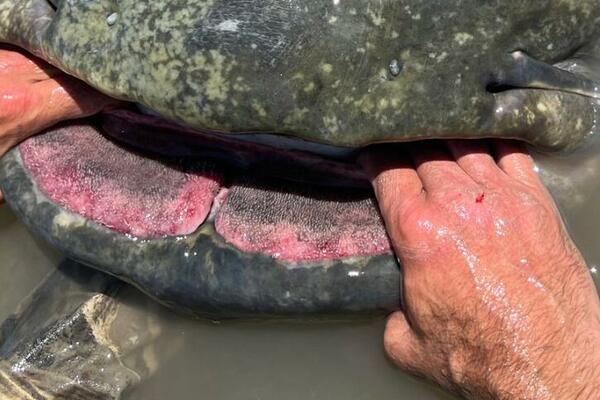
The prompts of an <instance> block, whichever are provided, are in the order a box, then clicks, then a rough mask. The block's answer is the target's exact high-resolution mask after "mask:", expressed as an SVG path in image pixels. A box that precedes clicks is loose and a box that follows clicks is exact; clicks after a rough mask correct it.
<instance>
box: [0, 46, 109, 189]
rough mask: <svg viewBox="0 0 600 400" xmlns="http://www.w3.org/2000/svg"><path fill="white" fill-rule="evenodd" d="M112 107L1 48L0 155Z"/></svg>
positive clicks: (84, 88)
mask: <svg viewBox="0 0 600 400" xmlns="http://www.w3.org/2000/svg"><path fill="white" fill-rule="evenodd" d="M115 104H117V101H116V100H113V99H111V98H109V97H106V96H104V95H102V94H100V93H98V92H97V91H95V90H94V89H92V88H91V87H89V86H87V85H86V84H84V83H83V82H81V81H78V80H77V79H75V78H72V77H70V76H67V75H65V74H64V73H63V72H61V71H59V70H58V69H56V68H54V67H51V66H50V65H48V64H46V63H44V62H43V61H41V60H39V59H36V58H35V57H33V56H31V55H25V54H24V53H21V52H20V51H17V50H14V49H9V48H0V156H2V155H4V153H6V152H7V151H8V150H9V149H10V148H11V147H13V146H15V145H16V144H18V143H19V142H21V141H22V140H24V139H26V138H27V137H29V136H31V135H34V134H36V133H38V132H40V131H42V130H44V129H45V128H48V127H50V126H52V125H54V124H56V123H58V122H60V121H63V120H69V119H75V118H82V117H86V116H89V115H92V114H95V113H98V112H100V111H101V110H103V109H105V108H106V107H108V106H112V105H115ZM1 198H2V195H1V194H0V200H1Z"/></svg>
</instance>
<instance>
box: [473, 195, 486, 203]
mask: <svg viewBox="0 0 600 400" xmlns="http://www.w3.org/2000/svg"><path fill="white" fill-rule="evenodd" d="M484 197H485V193H480V194H479V195H478V196H477V197H476V198H475V203H483V199H484Z"/></svg>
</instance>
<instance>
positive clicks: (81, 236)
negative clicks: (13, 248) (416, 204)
mask: <svg viewBox="0 0 600 400" xmlns="http://www.w3.org/2000/svg"><path fill="white" fill-rule="evenodd" d="M480 3H481V2H475V1H468V2H444V4H437V3H436V2H422V1H412V0H405V1H402V2H383V3H382V2H371V1H345V2H330V1H327V2H324V1H320V0H315V1H313V2H311V3H306V2H302V3H298V2H285V4H281V2H276V1H264V2H246V1H243V2H242V1H218V0H215V1H206V0H181V1H176V2H165V1H154V2H145V3H143V5H140V4H139V3H138V2H133V1H122V2H119V4H118V5H117V4H113V3H108V2H107V3H106V4H105V3H94V4H85V5H84V4H81V3H77V2H65V1H52V2H47V1H45V0H26V1H24V2H19V3H18V4H19V5H18V6H17V5H16V4H17V3H16V2H14V1H13V0H0V40H2V41H4V42H10V43H12V44H15V45H18V46H21V47H24V48H26V49H28V50H29V51H31V52H33V53H34V54H36V55H38V56H40V57H41V58H42V59H44V60H47V61H49V62H50V63H52V64H53V65H55V66H56V67H58V68H60V69H61V70H63V71H65V72H67V73H69V74H71V75H73V76H75V77H78V78H80V79H82V80H84V81H85V82H87V83H88V84H90V85H92V86H93V87H95V88H97V89H99V90H100V91H101V92H103V93H105V94H107V95H109V96H111V97H113V98H116V99H119V100H123V101H127V102H129V105H127V106H125V107H122V108H120V109H116V110H111V111H107V112H104V113H102V114H100V115H98V116H97V117H95V118H90V119H86V120H82V121H76V122H73V123H68V124H63V125H59V126H57V127H55V128H53V129H51V130H49V131H47V132H46V134H45V135H42V136H38V137H35V138H33V139H30V140H28V141H26V142H24V143H23V144H22V145H21V146H19V148H18V149H15V150H13V151H12V152H11V153H9V154H8V155H7V156H6V157H4V159H3V161H2V170H1V172H0V183H1V187H2V190H3V191H4V193H5V195H6V197H7V200H8V202H9V204H10V205H11V206H12V207H13V208H14V209H15V210H16V211H17V212H18V213H19V214H20V215H21V217H22V219H23V220H24V221H25V222H26V223H27V224H28V225H29V226H30V227H31V228H32V229H33V230H34V231H36V232H38V233H39V234H40V235H42V236H43V237H44V238H46V239H47V240H49V241H50V242H51V243H53V244H55V245H56V246H57V247H59V248H60V249H62V250H63V251H64V252H65V253H66V254H68V255H69V256H71V257H72V258H75V259H77V260H80V261H82V262H84V263H86V264H88V265H91V266H93V267H95V268H98V269H101V270H103V271H106V272H108V273H111V274H113V275H116V276H119V277H121V278H122V279H124V280H126V281H128V282H131V283H133V284H135V285H136V286H138V287H140V288H141V289H142V290H144V291H145V292H146V293H149V294H150V295H152V296H153V297H155V298H157V299H159V300H160V301H162V302H163V303H166V304H169V305H172V306H176V307H178V308H180V309H183V310H186V311H190V312H193V313H198V314H211V315H217V316H232V315H233V316H239V315H256V314H260V315H264V314H300V313H339V312H347V311H356V312H371V311H376V310H381V309H392V308H396V307H397V305H398V299H399V293H398V287H399V285H398V280H399V279H400V277H399V272H398V267H397V265H396V261H395V258H394V256H393V254H392V253H391V250H390V246H389V243H388V239H387V236H386V233H385V229H384V227H383V225H382V223H381V220H380V217H379V214H378V212H377V209H376V205H375V202H374V200H373V198H372V195H371V192H370V190H369V189H368V185H367V182H366V180H365V179H364V176H363V174H362V172H361V171H360V170H359V169H358V168H356V167H355V165H354V161H353V160H354V156H355V154H356V152H357V151H358V149H360V148H362V147H364V146H367V145H372V144H376V143H379V144H380V143H384V142H385V143H391V142H407V141H414V140H422V139H440V138H488V137H501V138H514V139H520V140H523V141H526V142H528V143H530V144H532V145H534V146H536V147H538V148H540V149H550V150H561V149H562V150H565V149H571V148H574V147H576V146H577V145H578V144H580V143H581V142H582V141H583V140H584V139H585V137H587V136H588V135H589V134H590V133H592V132H593V131H594V128H595V124H596V108H597V98H598V89H597V84H596V82H597V80H598V78H599V77H600V74H599V73H598V71H597V69H596V66H597V64H598V57H599V56H600V44H599V42H598V38H599V37H600V28H599V27H598V24H597V23H596V20H597V17H598V13H597V11H596V8H595V2H594V1H592V0H582V1H578V2H577V3H576V4H574V3H573V2H566V1H564V2H556V3H555V4H553V5H552V6H548V4H547V2H545V1H530V2H528V3H527V4H526V5H523V4H522V3H521V2H516V1H505V2H496V3H493V4H480ZM498 3H501V4H498ZM191 9H193V10H195V12H194V13H190V12H189V10H191ZM25 27H28V28H25ZM387 145H388V146H389V145H391V144H387Z"/></svg>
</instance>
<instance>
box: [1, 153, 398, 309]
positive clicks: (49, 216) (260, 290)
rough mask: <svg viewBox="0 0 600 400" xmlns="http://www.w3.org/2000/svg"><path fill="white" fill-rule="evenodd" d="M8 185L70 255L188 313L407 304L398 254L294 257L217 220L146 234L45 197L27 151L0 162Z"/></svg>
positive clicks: (32, 224) (10, 194) (21, 212)
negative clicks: (250, 246) (235, 238)
mask: <svg viewBox="0 0 600 400" xmlns="http://www.w3.org/2000/svg"><path fill="white" fill-rule="evenodd" d="M0 187H1V190H2V193H3V194H4V195H5V197H6V201H7V203H8V204H9V205H10V206H11V208H12V209H13V210H14V211H15V212H16V214H17V215H18V216H19V217H20V219H21V220H22V221H23V222H24V223H25V225H27V226H28V227H29V228H30V229H31V230H32V231H34V232H35V233H36V234H38V235H39V236H41V237H42V238H43V239H45V240H46V241H48V242H49V243H51V244H52V245H53V246H55V247H56V248H58V249H59V250H61V251H63V252H64V253H65V254H66V255H67V256H68V257H70V258H72V259H74V260H77V261H79V262H82V263H84V264H86V265H88V266H91V267H94V268H96V269H99V270H101V271H103V272H107V273H109V274H112V275H114V276H116V277H118V278H120V279H122V280H124V281H126V282H129V283H131V284H133V285H134V286H136V287H138V288H139V289H141V290H142V291H143V292H145V293H146V294H148V295H150V296H151V297H153V298H155V299H157V300H158V301H160V302H161V303H163V304H165V305H167V306H169V307H171V308H174V309H177V310H179V311H181V312H183V313H187V314H192V315H196V316H201V317H209V318H213V319H223V318H240V317H244V318H251V317H290V316H300V315H313V316H316V315H321V316H323V315H335V316H340V315H344V314H347V313H351V314H374V313H382V312H389V311H392V310H394V309H396V308H397V307H398V305H399V304H400V300H399V299H400V271H399V268H398V264H397V262H396V259H395V257H394V256H393V255H392V254H391V253H388V254H383V255H377V256H371V257H352V258H345V259H340V260H331V261H324V262H299V263H293V262H285V261H282V260H279V259H276V258H273V257H270V256H267V255H264V254H260V253H246V252H242V251H240V250H239V249H237V248H236V247H234V246H232V245H230V244H228V243H226V242H225V240H224V239H223V238H221V236H219V235H218V234H217V233H216V231H215V228H214V221H211V220H209V221H207V222H206V223H204V225H202V226H201V227H200V228H199V229H198V231H197V232H195V233H193V234H191V235H189V236H184V237H165V238H160V239H155V240H139V239H136V238H132V237H130V236H127V235H123V234H121V233H119V232H116V231H113V230H110V229H108V228H106V227H104V226H101V225H98V224H96V223H94V222H92V221H90V220H87V219H85V218H83V217H81V216H78V215H75V214H73V213H71V212H69V211H67V210H66V209H64V208H62V207H60V206H58V205H56V204H55V203H53V202H52V201H50V200H49V199H48V198H46V197H45V196H44V195H43V194H42V193H41V192H40V191H39V189H38V188H37V186H36V184H35V182H34V181H33V180H32V178H31V176H30V175H29V173H28V171H27V170H26V168H25V167H24V166H23V163H22V160H21V157H20V151H19V149H18V148H16V149H13V150H11V151H10V152H9V153H8V154H7V155H5V156H4V157H3V158H2V160H1V161H0Z"/></svg>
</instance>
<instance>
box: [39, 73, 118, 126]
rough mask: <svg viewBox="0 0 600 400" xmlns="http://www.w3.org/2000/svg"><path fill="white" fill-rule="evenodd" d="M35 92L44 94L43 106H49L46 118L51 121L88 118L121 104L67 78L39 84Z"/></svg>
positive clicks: (79, 82)
mask: <svg viewBox="0 0 600 400" xmlns="http://www.w3.org/2000/svg"><path fill="white" fill-rule="evenodd" d="M35 90H36V91H38V92H39V93H42V96H43V98H42V101H43V103H42V104H46V105H47V107H46V108H45V110H46V116H45V117H46V119H47V120H49V121H50V120H52V121H59V120H64V119H74V118H82V117H87V116H90V115H93V114H96V113H98V112H100V111H102V110H103V109H105V108H106V107H108V106H110V105H115V104H118V103H119V101H118V100H115V99H112V98H110V97H107V96H105V95H103V94H100V93H99V92H97V91H96V90H94V89H93V88H91V87H90V86H88V85H86V84H85V83H83V82H81V81H79V80H77V79H75V78H71V77H67V76H61V77H60V78H55V79H49V80H46V81H43V82H39V83H38V84H36V85H35Z"/></svg>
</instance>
